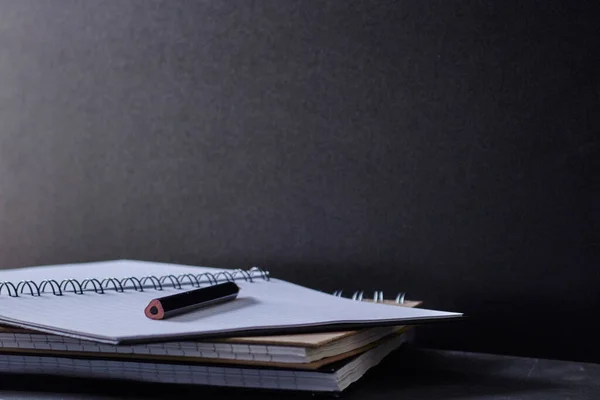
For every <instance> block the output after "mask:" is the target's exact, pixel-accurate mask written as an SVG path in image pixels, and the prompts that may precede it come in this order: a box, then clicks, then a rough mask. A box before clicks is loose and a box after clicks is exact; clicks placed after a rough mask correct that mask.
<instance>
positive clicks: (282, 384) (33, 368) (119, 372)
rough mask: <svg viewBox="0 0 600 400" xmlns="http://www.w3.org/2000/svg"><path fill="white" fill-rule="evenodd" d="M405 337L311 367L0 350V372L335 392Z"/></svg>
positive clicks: (375, 362) (381, 358) (348, 383)
mask: <svg viewBox="0 0 600 400" xmlns="http://www.w3.org/2000/svg"><path fill="white" fill-rule="evenodd" d="M407 339H408V337H407V335H406V334H400V335H392V336H390V337H388V338H387V339H384V340H382V341H380V342H379V343H378V344H377V345H376V346H374V347H372V348H371V349H369V350H367V351H365V352H363V353H360V354H357V355H355V356H353V357H350V358H346V359H344V360H341V361H339V362H337V363H333V364H329V365H326V366H323V367H321V368H319V369H316V370H296V369H282V368H273V367H256V366H255V367H253V366H240V365H215V364H197V363H194V362H188V363H184V362H175V361H171V362H153V361H149V360H114V359H98V358H91V357H83V356H72V357H66V356H63V357H55V356H48V355H46V356H35V355H17V354H0V373H17V374H44V375H55V376H68V377H83V378H101V379H107V378H108V379H120V380H134V381H145V382H161V383H177V384H192V385H211V386H227V387H245V388H261V389H280V390H305V391H312V392H339V391H342V390H344V389H346V388H347V387H348V386H349V385H350V384H352V383H353V382H355V381H357V380H358V379H360V378H361V377H362V376H363V375H364V374H365V373H366V372H367V371H368V370H369V369H371V368H372V367H374V366H376V365H377V364H379V363H380V362H381V360H383V358H385V356H387V355H388V354H389V353H390V352H392V351H393V350H395V349H397V348H398V347H400V346H401V345H402V344H403V343H404V342H405V341H406V340H407Z"/></svg>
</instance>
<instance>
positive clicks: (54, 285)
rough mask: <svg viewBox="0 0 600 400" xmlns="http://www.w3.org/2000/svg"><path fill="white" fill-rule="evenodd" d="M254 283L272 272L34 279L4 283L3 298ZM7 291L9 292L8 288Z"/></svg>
mask: <svg viewBox="0 0 600 400" xmlns="http://www.w3.org/2000/svg"><path fill="white" fill-rule="evenodd" d="M242 279H243V280H244V281H246V282H250V283H252V282H254V280H255V279H263V280H265V281H269V280H270V277H269V271H265V270H263V269H261V268H259V267H252V268H250V269H249V270H242V269H236V270H233V271H222V272H217V273H215V274H212V273H210V272H203V273H201V274H189V273H188V274H181V275H177V276H175V275H164V276H159V277H157V276H154V275H149V276H145V277H143V278H141V279H140V278H136V277H133V276H128V277H126V278H121V279H119V278H104V279H102V280H98V279H95V278H90V279H85V280H83V281H79V280H77V279H63V280H62V281H60V282H58V281H56V280H54V279H46V280H43V281H41V282H40V283H36V282H34V281H31V280H24V281H21V282H19V283H17V284H16V285H15V284H14V283H12V282H6V281H3V282H0V295H2V294H4V293H6V292H8V295H9V296H10V297H19V294H28V295H30V296H34V297H35V296H41V295H42V294H44V293H48V294H49V293H50V291H52V294H53V295H55V296H62V295H63V293H68V292H73V293H75V294H78V295H82V294H84V292H92V291H93V292H95V293H97V294H104V292H105V291H106V290H114V291H115V292H117V293H121V292H124V291H125V290H130V289H133V290H135V291H138V292H143V291H144V289H153V290H163V288H165V287H174V288H176V289H181V288H182V286H192V287H200V286H202V285H203V284H205V283H208V284H209V285H216V284H218V283H220V282H234V281H237V280H242ZM5 288H6V291H4V289H5Z"/></svg>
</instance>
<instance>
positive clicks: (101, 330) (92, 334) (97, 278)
mask: <svg viewBox="0 0 600 400" xmlns="http://www.w3.org/2000/svg"><path fill="white" fill-rule="evenodd" d="M219 280H236V283H238V285H239V286H240V295H239V296H238V298H237V299H236V300H235V301H231V302H228V303H224V304H219V305H215V306H212V307H210V308H205V309H200V310H197V311H194V312H191V313H189V314H184V315H181V316H177V317H174V318H170V319H167V320H161V321H155V320H150V319H148V318H147V317H146V316H145V315H144V313H143V310H144V308H145V306H146V305H147V304H148V302H149V301H150V300H152V299H154V298H156V297H161V296H165V295H169V294H172V293H179V292H181V291H182V290H185V289H186V288H187V289H190V288H192V287H195V286H197V285H207V284H212V283H215V282H218V281H219ZM0 281H2V282H1V283H0V295H2V296H0V322H2V323H3V324H6V325H10V326H16V327H23V328H28V329H33V330H37V331H42V332H46V333H52V334H59V335H63V336H69V337H73V338H79V339H85V340H91V341H97V342H102V343H111V344H125V343H136V342H153V341H175V340H182V339H185V338H202V337H215V336H241V335H246V336H247V335H261V334H262V335H264V334H285V333H299V332H318V331H323V330H328V331H339V330H347V329H356V328H365V327H374V326H393V325H406V324H418V323H422V322H426V321H440V320H446V319H453V318H457V317H460V316H461V314H460V313H454V312H444V311H435V310H426V309H417V308H408V307H390V306H386V305H381V304H369V303H367V302H354V301H352V300H350V299H344V298H337V297H334V296H331V295H329V294H327V293H323V292H319V291H316V290H311V289H307V288H304V287H302V286H298V285H294V284H292V283H288V282H285V281H282V280H278V279H272V278H271V277H270V276H269V275H268V274H266V273H264V272H262V271H258V272H257V271H256V270H250V271H233V270H220V269H214V268H207V267H189V266H181V265H173V264H162V263H151V262H140V261H129V260H121V261H109V262H97V263H84V264H71V265H60V266H47V267H35V268H22V269H12V270H3V271H0Z"/></svg>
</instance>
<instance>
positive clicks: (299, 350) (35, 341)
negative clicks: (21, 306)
mask: <svg viewBox="0 0 600 400" xmlns="http://www.w3.org/2000/svg"><path fill="white" fill-rule="evenodd" d="M407 304H408V305H409V306H412V305H414V304H415V302H410V303H407ZM402 329H404V327H402V326H400V327H377V328H368V329H364V330H359V331H348V332H329V333H313V334H304V335H285V336H257V337H239V338H237V337H233V338H225V339H216V340H213V341H187V342H185V341H184V342H159V343H149V344H134V345H112V344H104V343H97V342H90V341H87V340H81V339H74V338H68V337H64V336H58V335H50V334H45V333H41V332H36V331H31V330H25V329H19V328H11V327H2V326H0V352H14V351H18V352H46V353H52V352H54V353H61V354H63V353H68V352H78V353H87V354H95V355H97V356H98V357H100V356H112V355H116V356H119V355H127V356H143V357H151V358H158V357H177V358H194V359H198V360H200V359H204V360H211V362H218V361H222V362H231V361H234V362H250V363H254V364H260V365H265V364H270V363H271V364H272V363H278V364H298V365H299V366H302V364H308V363H315V362H316V361H318V360H322V359H325V358H331V357H335V356H338V355H340V354H345V353H349V352H352V351H355V350H357V349H361V348H364V347H365V346H368V345H370V344H372V343H374V342H377V341H378V340H381V339H382V338H384V337H386V336H389V335H391V334H394V333H397V332H399V331H400V330H402ZM315 365H317V364H315ZM318 365H319V366H320V365H321V364H318Z"/></svg>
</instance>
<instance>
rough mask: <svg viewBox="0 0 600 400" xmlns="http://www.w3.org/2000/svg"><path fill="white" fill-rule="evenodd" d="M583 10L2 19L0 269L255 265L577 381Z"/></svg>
mask: <svg viewBox="0 0 600 400" xmlns="http://www.w3.org/2000/svg"><path fill="white" fill-rule="evenodd" d="M595 3H596V2H589V3H585V2H571V1H565V2H533V1H520V2H509V1H498V2H495V1H489V2H486V1H398V2H394V1H343V0H339V1H308V0H307V1H291V0H271V1H268V0H265V1H249V0H248V1H245V0H244V1H242V0H238V1H220V0H214V1H150V0H144V1H141V0H140V1H108V0H107V1H98V0H90V1H70V0H68V1H67V0H55V1H25V0H20V1H10V0H0V260H1V264H2V267H7V268H8V267H19V266H26V265H37V264H50V263H63V262H77V261H89V260H102V259H114V258H135V259H144V260H157V261H171V262H178V263H188V264H201V265H210V266H218V267H248V266H251V265H253V264H258V265H261V266H263V267H265V268H268V269H270V270H271V271H273V274H274V275H276V276H277V277H280V278H283V279H287V280H292V281H295V282H298V283H301V284H305V285H308V286H311V287H314V288H318V289H322V290H334V289H337V288H344V289H346V291H352V290H354V289H359V288H364V289H366V290H373V289H383V290H384V291H385V292H386V293H387V294H388V295H390V296H391V295H392V294H394V293H395V292H396V291H398V290H402V291H408V292H409V294H410V295H411V296H410V297H412V298H418V299H422V300H425V301H426V305H427V306H429V307H435V308H442V309H448V310H458V311H463V312H465V313H467V314H468V315H469V316H470V320H469V321H468V322H466V323H463V324H452V325H442V326H436V327H434V328H427V329H424V330H423V331H422V336H421V338H422V340H423V343H424V344H427V345H433V346H442V347H451V348H466V349H471V350H482V351H490V352H494V351H500V352H507V353H516V354H529V355H538V356H546V357H560V358H571V359H587V360H590V359H591V360H596V361H600V350H599V347H598V342H597V338H598V336H597V335H598V333H599V332H598V330H597V329H596V328H594V325H596V323H597V319H598V312H599V311H600V303H599V299H598V296H597V292H598V288H599V284H600V270H599V269H598V266H599V261H600V260H599V257H598V255H599V252H598V241H599V237H600V235H599V231H598V223H599V220H600V212H599V206H598V204H599V201H600V196H599V193H600V190H599V188H600V187H599V184H598V178H597V175H598V172H599V170H600V168H599V166H600V165H599V161H598V160H599V155H600V151H599V148H600V145H599V141H598V129H599V127H600V123H599V120H598V112H599V111H600V108H599V105H600V102H599V92H600V84H599V76H598V72H599V67H600V61H599V50H598V42H599V41H598V35H599V33H600V31H599V28H598V20H599V19H598V17H599V16H600V13H598V11H599V10H598V6H596V5H595Z"/></svg>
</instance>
